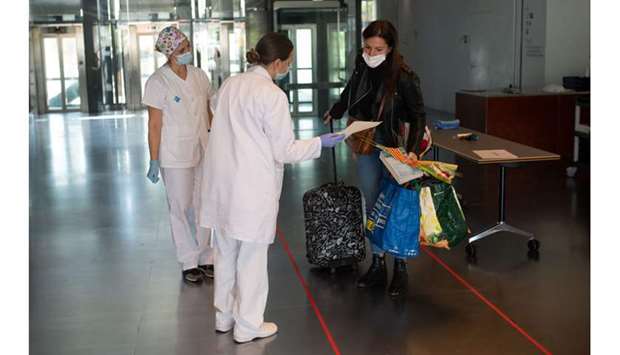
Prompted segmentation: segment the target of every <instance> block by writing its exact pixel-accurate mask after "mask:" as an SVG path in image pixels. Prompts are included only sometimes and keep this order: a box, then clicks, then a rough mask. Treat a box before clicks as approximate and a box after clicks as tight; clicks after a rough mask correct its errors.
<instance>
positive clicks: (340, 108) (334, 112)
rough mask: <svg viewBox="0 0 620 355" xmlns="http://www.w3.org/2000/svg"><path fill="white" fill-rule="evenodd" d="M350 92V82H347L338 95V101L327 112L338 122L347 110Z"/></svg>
mask: <svg viewBox="0 0 620 355" xmlns="http://www.w3.org/2000/svg"><path fill="white" fill-rule="evenodd" d="M350 90H351V80H349V81H347V85H346V86H345V87H344V90H342V92H341V93H340V99H339V100H338V102H336V103H335V104H334V106H332V108H331V109H330V110H329V114H330V115H331V116H332V118H333V119H335V120H338V119H341V118H342V116H344V113H345V112H346V111H347V109H349V107H348V106H349V91H350Z"/></svg>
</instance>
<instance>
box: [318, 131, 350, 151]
mask: <svg viewBox="0 0 620 355" xmlns="http://www.w3.org/2000/svg"><path fill="white" fill-rule="evenodd" d="M319 138H321V147H323V148H333V147H335V146H336V144H338V143H340V142H342V141H343V140H344V134H338V133H326V134H324V135H322V136H320V137H319Z"/></svg>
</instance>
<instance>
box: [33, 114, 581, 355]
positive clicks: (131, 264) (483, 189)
mask: <svg viewBox="0 0 620 355" xmlns="http://www.w3.org/2000/svg"><path fill="white" fill-rule="evenodd" d="M429 116H430V117H432V118H438V117H444V116H445V115H444V114H441V113H438V112H430V114H429ZM298 126H299V127H304V129H302V130H299V131H298V135H299V136H300V137H309V136H313V135H316V134H318V133H320V132H322V131H324V130H325V129H324V128H323V127H322V125H321V124H320V122H319V121H318V120H312V119H308V120H306V121H303V123H302V124H299V125H298ZM29 127H30V134H29V136H30V182H29V184H30V185H29V186H30V187H29V190H30V191H29V192H30V195H29V196H30V201H29V203H30V316H29V318H30V350H31V354H105V355H116V354H119V355H120V354H123V355H125V354H131V355H138V354H149V355H155V354H296V355H302V354H330V353H333V351H332V349H331V347H330V344H329V342H328V341H327V339H326V336H325V334H324V333H323V330H322V328H321V324H320V323H319V321H318V319H317V317H316V315H315V313H314V311H313V310H312V307H311V306H310V303H309V301H308V299H307V297H306V295H305V293H304V290H303V288H302V286H301V285H300V283H299V281H298V279H297V277H296V275H295V273H294V271H293V268H292V267H291V263H290V261H289V259H288V257H287V255H286V253H285V252H284V250H283V248H282V245H281V243H280V242H278V241H277V242H276V243H275V244H274V245H273V246H272V247H271V250H270V259H269V263H270V265H269V269H270V296H269V302H268V306H267V312H266V318H267V319H268V320H273V321H276V322H277V323H278V324H279V325H280V329H281V331H280V333H279V334H278V335H277V336H276V337H274V338H271V339H267V340H263V341H258V342H255V343H251V344H246V345H235V344H234V343H233V342H232V338H231V336H230V335H216V334H215V332H214V319H213V318H214V311H213V306H212V291H213V289H212V284H211V283H207V284H205V285H203V286H200V287H189V286H186V285H184V284H183V283H182V282H181V280H180V269H179V266H178V265H177V263H176V261H175V257H174V255H175V254H174V247H173V245H172V241H171V238H170V232H169V224H168V219H167V213H166V212H167V211H166V203H165V198H164V196H165V195H164V190H163V186H162V185H161V184H157V185H152V184H151V183H150V182H148V181H147V180H146V178H145V172H146V168H147V164H148V151H147V149H146V119H145V116H144V114H143V113H142V112H138V113H132V112H118V113H109V114H105V115H98V116H96V117H89V116H88V115H83V114H50V115H44V116H37V117H31V120H30V126H29ZM326 153H327V152H326ZM440 157H441V159H442V160H448V161H451V160H454V157H453V156H451V155H449V154H443V153H442V154H441V156H440ZM337 159H338V166H339V169H340V171H339V172H340V176H341V177H342V178H343V179H344V180H345V181H346V182H347V183H349V184H354V183H355V182H356V177H355V173H354V169H353V168H354V165H353V164H354V162H353V161H352V159H351V158H350V156H349V153H348V151H347V149H346V148H345V147H344V146H341V147H340V148H339V149H338V151H337ZM457 163H459V164H462V170H463V172H464V174H465V177H464V178H463V179H462V180H461V181H459V182H458V183H457V184H456V187H457V189H458V191H459V192H460V193H462V194H463V196H464V198H465V201H466V205H465V213H466V216H467V218H468V221H469V223H470V225H471V228H472V230H474V231H479V230H482V229H483V228H484V227H485V226H487V225H490V224H492V223H493V222H494V221H495V218H496V215H497V208H496V207H497V206H496V204H497V172H496V171H495V170H494V169H493V168H480V167H475V166H472V165H468V164H467V163H465V162H461V161H460V160H457ZM563 169H564V167H563V166H561V164H559V163H541V164H536V165H531V166H527V167H523V168H519V169H514V170H512V171H510V172H509V175H508V190H507V193H508V204H509V207H508V219H509V220H510V221H511V222H512V223H513V224H515V225H518V226H521V227H524V228H525V229H527V230H529V231H532V232H534V233H535V234H536V235H537V237H538V239H539V240H540V241H541V243H542V249H541V256H540V259H539V260H538V261H534V260H528V258H527V257H526V252H527V248H526V245H525V241H524V240H522V239H520V238H519V237H515V236H512V235H497V236H496V237H495V238H491V239H488V240H484V241H481V242H480V244H479V246H478V253H479V258H478V262H477V263H475V264H472V263H468V262H467V261H466V260H465V257H464V255H465V252H464V245H460V246H459V247H457V248H455V249H454V250H451V251H436V250H434V251H433V252H435V253H436V254H437V255H438V256H439V257H440V258H442V259H443V260H445V262H446V263H447V264H448V265H449V266H450V267H451V268H453V269H454V270H455V271H456V272H458V273H459V274H461V275H462V276H463V277H464V278H465V279H466V280H467V281H469V282H470V283H471V284H472V285H473V286H474V287H476V288H477V289H479V290H480V291H481V292H482V293H483V294H484V295H485V296H486V297H488V298H489V299H490V300H491V301H492V302H493V303H495V304H496V305H497V306H499V307H500V308H501V309H502V310H503V311H504V312H506V314H508V315H509V316H510V317H511V319H512V320H514V321H515V322H516V323H518V324H519V325H520V326H521V327H522V328H523V329H525V330H526V331H527V332H528V333H529V334H530V335H531V336H532V337H533V338H534V339H536V340H537V341H538V342H540V343H541V344H543V345H544V346H545V347H546V348H547V349H549V350H550V351H552V352H554V353H558V354H585V353H588V352H589V342H590V338H589V331H590V323H589V303H590V298H589V284H590V276H589V272H590V258H589V254H590V241H589V228H590V220H589V214H590V202H589V200H590V192H589V191H590V190H589V184H590V180H589V171H588V168H587V166H585V167H583V168H582V169H581V170H580V172H579V174H578V176H577V178H576V179H568V178H566V176H565V174H564V170H563ZM331 177H332V171H331V160H330V154H323V156H322V157H321V158H320V159H318V160H315V161H310V162H304V163H301V164H297V165H291V166H287V169H286V176H285V184H284V191H283V195H282V205H281V214H280V218H279V226H280V229H281V231H282V234H283V235H284V236H285V238H286V239H287V241H288V243H289V245H290V248H291V251H292V254H293V256H294V258H295V260H296V262H297V264H298V265H299V267H300V271H301V274H302V275H303V276H304V278H305V279H306V280H307V282H308V285H309V289H310V291H311V293H312V294H313V296H314V298H315V299H316V302H317V305H318V307H319V309H320V311H321V312H322V314H323V317H324V319H325V323H326V324H327V326H328V327H329V330H330V331H331V333H332V334H333V338H334V341H335V343H336V344H337V346H338V348H339V349H340V351H341V353H342V354H532V353H537V352H538V349H537V348H536V347H535V346H534V345H532V344H531V343H530V342H529V341H528V340H526V338H525V337H524V336H522V335H521V334H519V333H518V332H517V331H516V330H514V329H513V328H511V327H510V326H509V325H508V324H507V323H506V322H505V321H504V320H502V319H501V318H500V317H499V316H498V315H497V314H496V313H494V312H493V311H492V310H491V309H490V308H489V307H488V306H486V305H485V304H483V303H482V302H481V301H480V300H478V299H477V298H476V297H475V296H474V295H473V294H472V293H471V292H469V291H468V290H467V289H465V288H464V287H463V286H462V285H461V284H459V283H458V282H456V281H455V279H454V278H453V277H452V276H450V274H449V273H448V272H447V271H446V270H444V269H443V268H442V267H441V266H440V265H439V264H437V263H436V262H435V261H433V259H431V258H430V257H429V256H428V255H425V254H424V253H423V254H422V255H421V256H419V257H418V258H416V259H414V260H411V261H409V293H408V295H407V296H406V297H405V298H403V299H401V300H396V301H395V300H392V299H390V298H389V297H388V296H387V295H386V293H385V290H372V291H366V290H359V289H357V288H356V287H355V285H354V282H355V279H356V277H357V276H358V274H359V273H361V272H362V271H364V270H365V268H366V267H367V264H368V260H366V261H365V262H364V263H363V265H360V266H359V270H355V269H353V270H343V271H341V272H339V273H337V274H335V275H331V274H329V273H321V272H317V271H315V270H312V269H311V267H310V265H309V264H308V263H307V262H306V260H305V244H304V243H305V240H304V232H303V213H302V205H301V198H302V195H303V193H304V192H305V191H306V190H308V189H310V188H312V187H315V186H318V185H320V184H322V183H325V182H328V181H329V180H330V179H331ZM390 266H391V265H390Z"/></svg>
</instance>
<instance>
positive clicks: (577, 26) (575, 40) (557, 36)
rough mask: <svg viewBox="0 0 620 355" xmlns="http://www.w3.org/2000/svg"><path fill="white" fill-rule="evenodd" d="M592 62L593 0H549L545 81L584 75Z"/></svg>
mask: <svg viewBox="0 0 620 355" xmlns="http://www.w3.org/2000/svg"><path fill="white" fill-rule="evenodd" d="M610 45H611V44H610ZM589 63H590V0H547V51H546V58H545V81H546V82H547V83H556V84H561V83H562V77H563V76H571V75H575V76H583V75H584V74H585V71H586V67H587V66H589Z"/></svg>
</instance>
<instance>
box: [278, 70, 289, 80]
mask: <svg viewBox="0 0 620 355" xmlns="http://www.w3.org/2000/svg"><path fill="white" fill-rule="evenodd" d="M288 70H289V68H288V67H287V68H286V71H285V72H284V73H276V80H278V81H279V80H282V79H284V78H286V76H287V75H288Z"/></svg>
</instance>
